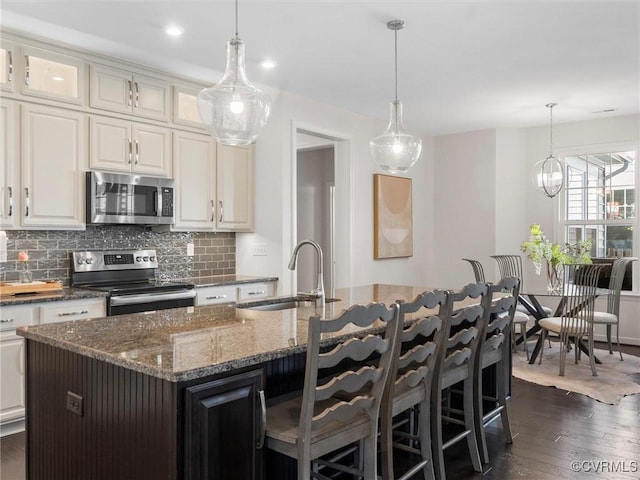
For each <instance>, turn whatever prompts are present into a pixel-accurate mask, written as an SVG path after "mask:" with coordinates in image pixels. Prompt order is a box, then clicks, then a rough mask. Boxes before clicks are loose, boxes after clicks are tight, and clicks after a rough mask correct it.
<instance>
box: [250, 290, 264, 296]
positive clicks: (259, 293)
mask: <svg viewBox="0 0 640 480" xmlns="http://www.w3.org/2000/svg"><path fill="white" fill-rule="evenodd" d="M266 293H267V292H266V290H256V291H255V292H247V295H264V294H266Z"/></svg>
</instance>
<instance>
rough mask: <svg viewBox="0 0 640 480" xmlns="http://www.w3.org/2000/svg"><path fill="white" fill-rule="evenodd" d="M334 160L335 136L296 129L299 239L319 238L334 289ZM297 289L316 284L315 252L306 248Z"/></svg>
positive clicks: (328, 285)
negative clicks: (333, 137) (325, 135)
mask: <svg viewBox="0 0 640 480" xmlns="http://www.w3.org/2000/svg"><path fill="white" fill-rule="evenodd" d="M335 160H336V146H335V141H334V140H333V139H329V138H327V137H321V136H317V135H315V134H313V133H309V132H305V131H302V130H297V132H296V239H297V240H296V242H299V241H301V240H304V239H311V240H314V241H316V242H317V243H318V244H319V245H320V247H321V248H322V252H323V270H324V287H325V291H326V292H327V293H328V294H329V292H332V291H333V289H334V288H335V223H336V217H335V213H336V212H335V171H336V168H335ZM296 271H297V274H296V278H297V280H296V283H297V291H298V292H309V291H311V290H312V289H314V288H315V287H316V285H317V280H318V277H317V266H316V257H315V253H314V252H313V250H312V249H311V248H308V247H305V248H304V249H303V250H301V251H300V255H299V258H298V264H297V268H296Z"/></svg>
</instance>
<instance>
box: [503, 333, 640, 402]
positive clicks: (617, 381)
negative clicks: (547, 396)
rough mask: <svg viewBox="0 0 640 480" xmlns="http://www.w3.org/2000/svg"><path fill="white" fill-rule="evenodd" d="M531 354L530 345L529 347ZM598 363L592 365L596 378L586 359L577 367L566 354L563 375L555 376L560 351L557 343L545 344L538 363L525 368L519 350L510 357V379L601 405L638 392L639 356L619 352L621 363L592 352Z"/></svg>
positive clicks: (617, 358) (617, 357)
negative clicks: (593, 400)
mask: <svg viewBox="0 0 640 480" xmlns="http://www.w3.org/2000/svg"><path fill="white" fill-rule="evenodd" d="M529 351H530V352H531V351H533V344H530V345H529ZM595 354H596V357H597V358H598V359H599V360H601V361H602V364H601V365H600V364H598V365H596V371H597V373H598V375H597V376H595V377H594V376H593V375H592V374H591V367H590V366H589V357H587V356H586V355H584V354H583V355H582V357H581V359H580V363H579V364H577V365H576V364H575V363H574V361H575V356H574V352H573V351H570V352H568V353H567V363H566V364H565V370H564V376H563V377H561V376H560V375H558V371H559V365H560V363H559V362H560V350H559V347H558V343H557V342H552V343H551V347H549V344H546V345H545V348H544V356H543V357H542V364H540V365H539V364H538V360H539V359H536V363H535V364H534V365H529V363H528V361H527V358H526V356H525V353H524V352H523V351H522V347H521V346H519V347H518V351H517V352H516V353H514V354H513V376H514V377H516V378H520V379H522V380H525V381H527V382H532V383H537V384H538V385H545V386H552V387H556V388H559V389H562V390H566V391H568V392H575V393H581V394H583V395H587V396H589V397H591V398H594V399H596V400H598V401H599V402H602V403H608V404H610V405H617V404H619V403H620V400H622V398H623V397H624V396H625V395H633V394H638V393H640V383H639V382H640V357H634V356H631V355H626V354H624V353H623V358H624V361H620V355H619V354H618V352H616V351H614V353H613V355H610V354H609V352H608V351H604V350H598V349H596V350H595Z"/></svg>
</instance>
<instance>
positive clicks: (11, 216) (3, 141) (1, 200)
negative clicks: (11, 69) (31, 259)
mask: <svg viewBox="0 0 640 480" xmlns="http://www.w3.org/2000/svg"><path fill="white" fill-rule="evenodd" d="M18 110H19V108H18V104H17V103H16V102H12V101H11V100H6V99H0V195H1V196H0V228H12V227H15V226H17V225H18V222H19V220H18V211H19V208H20V205H19V203H18V201H19V193H18V185H19V183H18V182H19V180H18V179H19V177H18V173H19V171H20V157H19V156H18V155H19V151H20V150H19V143H20V137H19V133H20V127H19V125H20V121H19V116H18Z"/></svg>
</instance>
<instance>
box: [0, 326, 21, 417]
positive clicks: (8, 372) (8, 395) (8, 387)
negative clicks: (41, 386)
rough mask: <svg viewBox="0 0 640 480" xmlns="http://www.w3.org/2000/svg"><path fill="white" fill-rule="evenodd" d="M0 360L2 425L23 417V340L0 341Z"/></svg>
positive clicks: (18, 338) (17, 338) (16, 338)
mask: <svg viewBox="0 0 640 480" xmlns="http://www.w3.org/2000/svg"><path fill="white" fill-rule="evenodd" d="M0 360H2V365H1V366H0V371H1V372H2V389H0V423H4V422H7V421H10V420H17V419H18V418H21V417H24V411H25V397H24V340H23V339H22V338H20V337H15V338H13V339H11V340H3V341H0Z"/></svg>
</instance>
